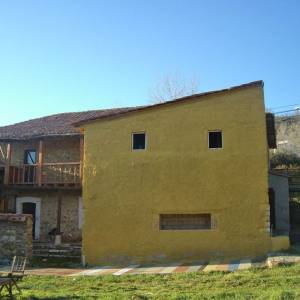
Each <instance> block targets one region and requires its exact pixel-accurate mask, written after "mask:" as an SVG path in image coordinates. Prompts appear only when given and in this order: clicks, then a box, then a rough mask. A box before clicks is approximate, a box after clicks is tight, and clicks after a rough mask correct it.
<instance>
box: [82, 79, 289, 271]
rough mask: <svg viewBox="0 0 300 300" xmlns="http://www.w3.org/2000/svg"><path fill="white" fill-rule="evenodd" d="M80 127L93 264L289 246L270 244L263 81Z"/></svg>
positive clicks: (86, 249)
mask: <svg viewBox="0 0 300 300" xmlns="http://www.w3.org/2000/svg"><path fill="white" fill-rule="evenodd" d="M77 126H80V127H81V128H82V130H83V131H84V140H85V141H84V179H83V199H84V220H85V221H84V226H83V255H84V259H85V262H86V263H88V264H104V265H107V264H127V263H147V262H171V261H178V260H181V261H182V260H186V261H189V260H190V261H192V260H208V259H221V260H226V259H233V258H244V257H256V256H260V255H264V254H266V253H267V252H268V251H270V250H272V249H274V247H275V248H278V249H280V248H284V247H285V248H286V247H288V238H285V239H279V238H277V239H274V238H271V237H270V230H269V204H268V146H267V134H266V119H265V107H264V96H263V83H262V82H261V81H256V82H252V83H248V84H244V85H241V86H237V87H233V88H230V89H225V90H220V91H214V92H208V93H203V94H197V95H193V96H189V97H185V98H182V99H178V100H175V101H170V102H167V103H163V104H156V105H153V106H148V107H140V108H133V109H124V110H122V109H121V110H111V111H109V112H108V113H106V114H105V115H103V116H97V117H95V118H92V117H91V118H90V120H88V121H85V122H82V123H80V122H79V123H78V124H77Z"/></svg>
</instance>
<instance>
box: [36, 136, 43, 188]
mask: <svg viewBox="0 0 300 300" xmlns="http://www.w3.org/2000/svg"><path fill="white" fill-rule="evenodd" d="M37 175H38V180H37V181H38V186H42V177H43V140H40V141H39V156H38V172H37Z"/></svg>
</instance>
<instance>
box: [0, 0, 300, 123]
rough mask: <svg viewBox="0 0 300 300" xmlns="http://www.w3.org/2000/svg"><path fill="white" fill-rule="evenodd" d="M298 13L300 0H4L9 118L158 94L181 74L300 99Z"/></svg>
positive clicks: (2, 49) (2, 84)
mask: <svg viewBox="0 0 300 300" xmlns="http://www.w3.org/2000/svg"><path fill="white" fill-rule="evenodd" d="M299 15H300V1H298V0H281V1H280V0H269V1H268V0H264V1H259V0H252V1H246V0H245V1H242V0H206V1H202V0H195V1H192V0H178V1H177V0H157V1H155V0H151V1H146V0H136V1H130V0H122V1H121V0H120V1H113V0H112V1H104V0H103V1H101V0H97V1H91V0H82V1H79V0H72V1H67V0H51V1H50V0H48V1H30V0H27V1H21V0H20V1H14V0H10V1H0V104H1V106H0V109H1V114H0V125H6V124H10V123H14V122H18V121H22V120H27V119H29V118H35V117H39V116H43V115H48V114H53V113H58V112H65V111H81V110H88V109H99V108H109V107H119V106H131V105H140V104H145V103H149V93H150V91H151V88H153V86H155V84H156V83H157V82H158V81H159V80H160V78H163V77H164V76H166V75H169V74H175V73H179V74H181V75H182V76H184V77H185V78H191V77H193V78H194V77H195V78H197V80H198V83H199V91H200V92H201V91H207V90H213V89H219V88H225V87H228V86H232V85H238V84H241V83H244V82H248V81H253V80H258V79H263V80H264V81H265V99H266V105H267V106H268V107H277V106H283V105H288V104H294V103H300V89H299V84H300V51H299V50H300V17H299Z"/></svg>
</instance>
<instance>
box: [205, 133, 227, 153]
mask: <svg viewBox="0 0 300 300" xmlns="http://www.w3.org/2000/svg"><path fill="white" fill-rule="evenodd" d="M213 132H221V137H222V147H220V148H210V147H209V134H210V133H213ZM207 146H208V149H211V150H221V149H223V148H224V135H223V131H222V130H221V129H215V130H208V133H207Z"/></svg>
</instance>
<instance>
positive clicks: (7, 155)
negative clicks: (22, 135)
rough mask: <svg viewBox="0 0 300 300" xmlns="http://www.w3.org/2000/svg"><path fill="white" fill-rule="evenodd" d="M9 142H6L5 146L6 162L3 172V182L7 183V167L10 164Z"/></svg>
mask: <svg viewBox="0 0 300 300" xmlns="http://www.w3.org/2000/svg"><path fill="white" fill-rule="evenodd" d="M11 150H12V149H11V144H10V143H8V144H7V148H6V164H5V173H4V184H9V169H10V164H11Z"/></svg>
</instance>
